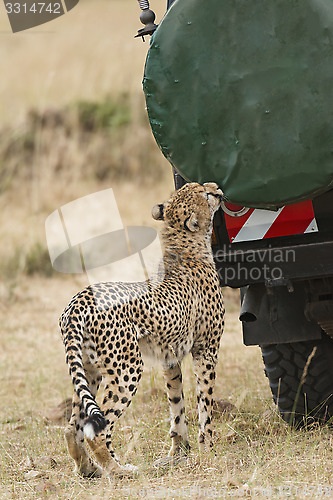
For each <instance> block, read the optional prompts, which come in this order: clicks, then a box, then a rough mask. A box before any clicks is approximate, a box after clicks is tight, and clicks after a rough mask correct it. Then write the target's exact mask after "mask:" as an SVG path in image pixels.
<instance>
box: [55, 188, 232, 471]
mask: <svg viewBox="0 0 333 500" xmlns="http://www.w3.org/2000/svg"><path fill="white" fill-rule="evenodd" d="M221 197H222V192H221V191H220V190H219V189H218V186H217V185H216V184H214V183H207V184H204V185H203V186H201V185H199V184H196V183H191V184H186V185H185V186H184V187H183V188H181V189H180V190H179V191H176V192H175V193H174V194H173V195H172V196H171V198H170V199H169V200H168V201H167V202H166V203H164V204H160V205H157V206H155V207H154V208H153V212H152V214H153V217H154V218H155V219H160V220H162V221H163V229H162V233H161V240H162V245H163V266H162V268H164V269H162V270H163V271H164V272H163V274H161V276H160V280H159V281H158V280H157V282H155V283H154V284H153V283H152V282H149V281H148V282H145V283H100V284H96V285H92V286H89V287H87V288H85V289H84V290H83V291H81V292H80V293H78V294H77V295H76V296H75V297H73V299H72V300H71V302H70V303H69V305H68V306H67V307H66V309H65V311H64V312H63V314H62V316H61V318H60V328H61V331H62V336H63V341H64V345H65V349H66V361H67V363H68V365H69V371H70V374H71V377H72V380H73V385H74V396H73V412H72V416H71V419H70V422H69V425H68V428H67V429H66V433H65V435H66V439H67V444H68V450H69V453H70V455H71V456H72V458H73V459H74V461H75V463H76V470H77V472H79V473H80V474H81V475H83V476H93V475H100V473H101V471H102V470H104V471H106V472H107V473H109V474H112V473H113V474H119V475H124V474H127V473H131V472H133V470H134V467H133V466H131V465H128V464H127V465H121V464H120V462H119V460H118V458H117V457H116V455H115V453H114V450H113V448H112V444H111V433H112V429H113V427H114V424H115V422H116V421H117V420H118V419H119V418H120V417H121V416H122V415H123V414H124V412H125V410H126V409H127V407H128V406H129V405H130V403H131V400H132V398H133V396H134V395H135V393H136V390H137V386H138V383H139V381H140V378H141V374H142V370H143V360H142V358H143V357H145V356H147V357H150V358H153V359H155V360H158V361H159V362H160V363H161V364H162V368H163V374H164V378H165V382H166V390H167V394H168V398H169V403H170V411H171V429H170V436H171V440H172V446H171V449H170V452H169V455H170V456H171V457H175V456H179V454H180V453H181V452H182V451H184V450H186V449H189V443H188V438H187V427H186V422H185V409H184V396H183V385H182V372H181V362H182V360H183V358H184V357H185V356H186V355H187V354H189V353H191V355H192V358H193V366H194V372H195V374H196V379H197V400H198V409H199V427H200V429H199V443H200V445H204V444H206V445H207V444H208V445H209V444H211V438H212V425H211V420H212V395H213V388H214V381H215V367H216V363H217V357H218V350H219V344H220V337H221V334H222V331H223V326H224V320H223V318H224V308H223V300H222V293H221V288H220V285H219V279H218V275H217V273H216V269H215V265H214V262H213V256H212V251H211V233H212V219H213V216H214V213H215V211H216V210H217V209H218V207H219V205H220V201H221ZM162 270H161V272H162ZM102 380H103V386H104V396H103V400H102V404H101V407H99V406H98V404H97V403H96V400H95V397H96V393H97V390H98V388H99V386H100V384H101V382H102ZM85 438H86V439H85ZM86 443H88V445H89V447H90V448H91V450H92V451H93V454H94V456H95V459H96V460H97V462H98V463H99V465H96V463H95V461H93V460H92V459H91V457H90V455H89V453H88V450H87V448H86Z"/></svg>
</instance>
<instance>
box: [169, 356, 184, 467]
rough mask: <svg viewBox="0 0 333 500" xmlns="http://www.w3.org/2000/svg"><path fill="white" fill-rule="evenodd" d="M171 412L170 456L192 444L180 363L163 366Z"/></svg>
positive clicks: (178, 453)
mask: <svg viewBox="0 0 333 500" xmlns="http://www.w3.org/2000/svg"><path fill="white" fill-rule="evenodd" d="M163 376H164V380H165V383H166V390H167V395H168V398H169V404H170V412H171V429H170V436H171V439H172V445H171V449H170V451H169V456H172V457H174V456H177V455H180V454H181V453H186V452H187V451H188V450H189V448H190V445H189V443H188V440H187V425H186V422H185V408H184V394H183V379H182V372H181V367H180V364H176V365H174V366H172V367H164V368H163Z"/></svg>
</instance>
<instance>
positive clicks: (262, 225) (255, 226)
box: [232, 207, 284, 243]
mask: <svg viewBox="0 0 333 500" xmlns="http://www.w3.org/2000/svg"><path fill="white" fill-rule="evenodd" d="M283 209H284V207H282V208H279V210H277V211H276V212H275V211H274V212H273V211H272V210H261V209H258V208H256V209H255V210H254V212H253V213H252V214H251V215H250V217H249V218H248V219H247V221H246V222H245V224H244V226H243V227H242V228H241V229H240V231H239V233H237V236H236V237H235V239H234V240H233V241H232V242H233V243H238V242H239V241H251V240H262V239H263V237H264V236H265V234H266V233H267V231H268V230H269V228H270V227H271V225H272V224H273V223H274V221H275V220H276V219H277V218H278V216H279V215H280V213H281V212H282V210H283Z"/></svg>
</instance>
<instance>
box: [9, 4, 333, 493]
mask: <svg viewBox="0 0 333 500" xmlns="http://www.w3.org/2000/svg"><path fill="white" fill-rule="evenodd" d="M151 6H152V8H154V10H155V11H156V13H157V17H158V18H159V19H160V18H161V15H162V13H163V11H164V7H165V2H164V0H151ZM138 15H139V9H138V5H137V2H136V0H90V1H89V0H81V1H80V2H79V5H78V6H77V7H76V8H75V9H73V10H72V11H71V12H70V13H69V14H67V15H66V16H63V17H61V18H59V19H58V20H56V21H54V22H53V23H50V24H48V25H45V26H41V27H38V28H35V29H34V30H30V31H29V32H26V33H19V34H16V35H12V34H11V33H10V31H9V24H8V20H7V18H6V16H5V14H4V9H0V37H1V44H0V57H1V68H2V76H3V77H2V78H1V81H0V109H1V120H2V121H1V123H0V227H1V246H0V324H1V335H0V377H1V383H0V396H1V406H0V455H1V456H0V481H1V489H0V497H1V498H4V499H11V498H13V499H14V498H17V499H40V498H59V499H76V498H80V499H88V498H97V499H99V498H126V497H130V498H137V497H142V496H144V497H148V498H150V497H160V498H196V499H199V498H200V499H201V498H212V497H216V496H221V497H223V496H235V497H246V496H247V497H249V496H251V495H252V496H254V495H256V496H257V497H262V498H265V497H268V498H285V497H287V496H288V497H289V498H297V499H298V498H300V499H302V498H321V497H322V498H333V489H332V488H333V480H332V470H333V462H332V454H333V440H332V435H331V432H330V430H329V429H328V428H325V427H324V428H314V429H312V430H311V431H295V430H292V429H290V428H289V427H288V426H287V425H286V424H285V423H284V422H283V421H282V420H281V419H280V417H279V416H278V415H277V413H276V410H275V408H274V406H273V404H272V401H271V396H270V391H269V388H268V383H267V381H266V379H265V376H264V372H263V365H262V361H261V357H260V351H259V348H257V347H251V348H250V347H244V346H243V344H242V336H241V327H240V323H239V321H238V312H239V305H238V294H237V292H236V291H230V290H226V291H225V295H226V304H227V326H226V331H225V334H224V337H223V341H222V348H221V356H220V363H219V365H218V374H217V381H216V399H217V400H221V401H224V402H225V403H224V404H222V407H223V408H225V409H226V411H225V413H223V414H221V412H217V415H216V419H215V447H214V450H213V451H212V452H211V453H208V454H207V455H205V456H200V455H199V454H198V448H197V444H196V435H197V423H196V408H195V396H194V392H195V385H194V376H193V372H192V368H191V363H190V360H186V361H185V363H184V380H185V399H186V407H187V417H188V420H189V431H190V441H191V445H192V452H191V454H190V457H189V459H188V461H187V462H186V463H184V464H182V465H179V466H176V467H174V468H173V469H171V470H165V471H161V470H157V471H156V470H153V469H152V468H151V464H152V463H153V462H154V460H156V459H157V458H159V457H161V456H163V455H165V454H166V453H167V452H168V449H169V445H170V439H169V436H168V432H169V423H168V418H169V414H168V404H167V401H166V397H165V394H164V390H163V382H162V377H161V374H160V371H159V369H158V367H152V366H147V367H146V370H145V373H144V376H143V380H142V383H141V384H140V387H139V392H138V394H137V395H136V397H135V399H134V401H133V404H132V406H131V407H130V408H129V410H128V412H127V414H126V415H125V417H124V418H123V419H121V421H120V422H119V423H118V425H117V428H116V430H115V433H114V441H115V448H116V450H117V451H118V453H119V456H120V457H121V460H122V461H125V460H126V461H128V462H131V463H133V464H135V465H138V466H139V467H140V472H139V474H138V476H137V477H135V478H133V479H124V480H119V479H112V478H106V477H105V478H102V479H98V480H97V479H96V480H85V479H81V478H79V477H76V476H74V475H73V473H72V468H73V467H72V463H71V460H70V458H69V456H68V453H67V450H66V446H65V441H64V437H63V431H64V425H63V424H64V418H63V413H64V407H63V406H61V404H62V403H63V402H64V401H66V399H67V398H68V397H70V395H71V392H72V388H71V382H70V378H69V375H68V371H67V367H66V365H65V356H64V352H63V346H62V343H61V339H60V335H59V332H58V328H57V321H58V317H59V315H60V313H61V311H62V309H63V307H64V306H65V305H66V303H67V302H68V300H69V299H70V298H71V296H72V295H73V294H74V293H75V292H77V291H78V290H79V289H81V288H82V287H83V286H85V285H86V278H85V276H69V275H60V274H57V273H55V272H53V271H52V268H51V266H50V264H49V260H48V256H47V249H46V242H45V234H44V223H45V219H46V217H47V216H48V215H49V214H50V213H51V212H53V211H54V210H56V209H57V208H58V207H60V206H62V205H63V204H65V203H67V202H69V201H71V200H73V199H76V198H79V197H81V196H84V195H86V194H89V193H93V192H95V191H98V190H99V189H105V188H109V187H112V188H113V189H114V193H115V197H116V199H117V203H118V206H119V210H120V213H121V216H122V219H123V222H124V224H125V225H143V224H148V225H151V224H152V221H151V217H150V209H151V207H152V206H153V205H154V204H155V203H156V202H160V201H163V200H164V199H166V198H167V197H168V195H169V192H170V190H171V189H172V177H171V174H170V167H169V165H168V164H167V162H166V161H165V160H164V159H163V158H162V156H161V155H160V153H159V151H158V149H157V147H156V146H155V144H154V141H153V139H152V137H151V133H150V131H149V128H148V125H147V120H146V118H145V113H144V99H143V96H142V93H141V88H140V81H141V77H142V69H143V64H144V58H145V53H146V50H147V48H148V44H147V43H146V44H143V43H142V42H141V41H140V40H133V35H134V33H135V32H136V30H137V29H138V28H139V27H140V23H139V21H138ZM80 106H81V107H80ZM82 106H83V108H82ZM82 109H83V110H84V113H83V114H82V113H81V114H80V112H79V111H80V110H81V112H82ZM87 110H88V117H87ZM114 110H115V111H114ZM91 120H92V121H91ZM155 227H158V223H156V226H155ZM58 405H60V407H59V408H58Z"/></svg>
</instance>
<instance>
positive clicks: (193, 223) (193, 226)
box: [184, 212, 200, 233]
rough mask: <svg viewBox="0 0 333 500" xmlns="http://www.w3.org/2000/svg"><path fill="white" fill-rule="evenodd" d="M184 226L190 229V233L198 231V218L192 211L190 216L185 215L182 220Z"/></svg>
mask: <svg viewBox="0 0 333 500" xmlns="http://www.w3.org/2000/svg"><path fill="white" fill-rule="evenodd" d="M184 226H185V229H187V230H188V231H192V233H195V232H196V231H199V229H200V228H199V224H198V219H197V216H196V215H195V213H194V212H192V214H191V215H190V217H187V219H186V220H185V222H184Z"/></svg>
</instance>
